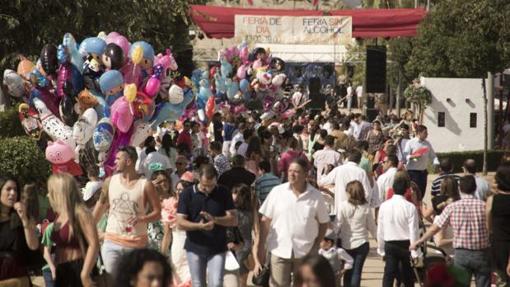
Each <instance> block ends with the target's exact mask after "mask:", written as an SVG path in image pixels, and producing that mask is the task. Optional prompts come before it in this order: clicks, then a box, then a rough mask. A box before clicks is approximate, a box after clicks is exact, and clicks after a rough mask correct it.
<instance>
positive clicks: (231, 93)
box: [227, 81, 239, 100]
mask: <svg viewBox="0 0 510 287" xmlns="http://www.w3.org/2000/svg"><path fill="white" fill-rule="evenodd" d="M237 92H239V83H238V82H236V81H233V82H232V84H230V87H229V88H228V90H227V98H229V99H230V100H232V99H234V97H235V95H236V94H237Z"/></svg>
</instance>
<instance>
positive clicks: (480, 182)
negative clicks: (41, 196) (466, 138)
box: [462, 159, 490, 201]
mask: <svg viewBox="0 0 510 287" xmlns="http://www.w3.org/2000/svg"><path fill="white" fill-rule="evenodd" d="M462 169H463V170H464V175H472V176H473V177H474V178H475V181H476V191H475V197H476V198H478V199H480V200H483V201H486V200H487V197H488V196H489V192H490V187H489V183H488V182H487V180H485V179H484V178H483V177H480V176H477V175H476V162H475V160H474V159H467V160H466V161H465V162H464V165H463V166H462Z"/></svg>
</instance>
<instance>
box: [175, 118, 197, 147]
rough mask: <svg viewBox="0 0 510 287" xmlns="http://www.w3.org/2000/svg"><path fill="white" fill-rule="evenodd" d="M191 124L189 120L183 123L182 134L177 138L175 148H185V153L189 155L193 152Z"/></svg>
mask: <svg viewBox="0 0 510 287" xmlns="http://www.w3.org/2000/svg"><path fill="white" fill-rule="evenodd" d="M190 129H191V122H190V121H189V120H186V121H185V122H184V127H183V130H182V132H181V133H180V134H179V136H178V137H177V142H176V144H177V146H185V147H186V149H187V152H189V153H191V152H192V151H193V142H192V140H191V134H190Z"/></svg>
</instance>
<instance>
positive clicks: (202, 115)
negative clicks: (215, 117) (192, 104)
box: [198, 109, 205, 122]
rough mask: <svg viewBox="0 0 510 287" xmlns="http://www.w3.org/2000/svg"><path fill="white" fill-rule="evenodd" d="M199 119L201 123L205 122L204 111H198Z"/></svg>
mask: <svg viewBox="0 0 510 287" xmlns="http://www.w3.org/2000/svg"><path fill="white" fill-rule="evenodd" d="M198 119H199V120H200V121H201V122H203V121H205V112H204V109H200V110H198Z"/></svg>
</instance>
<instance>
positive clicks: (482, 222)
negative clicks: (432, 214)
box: [434, 195, 489, 250]
mask: <svg viewBox="0 0 510 287" xmlns="http://www.w3.org/2000/svg"><path fill="white" fill-rule="evenodd" d="M434 224H436V225H437V226H439V227H440V228H442V227H443V226H445V225H446V224H450V225H451V227H452V229H453V248H462V249H469V250H482V249H485V248H488V247H489V232H488V231H487V225H486V219H485V203H484V202H483V201H481V200H479V199H476V198H475V197H474V196H472V195H461V199H460V200H458V201H456V202H453V203H451V204H449V205H448V206H447V207H446V208H445V209H444V211H443V212H442V213H441V215H440V216H439V217H437V218H436V219H435V220H434Z"/></svg>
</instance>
